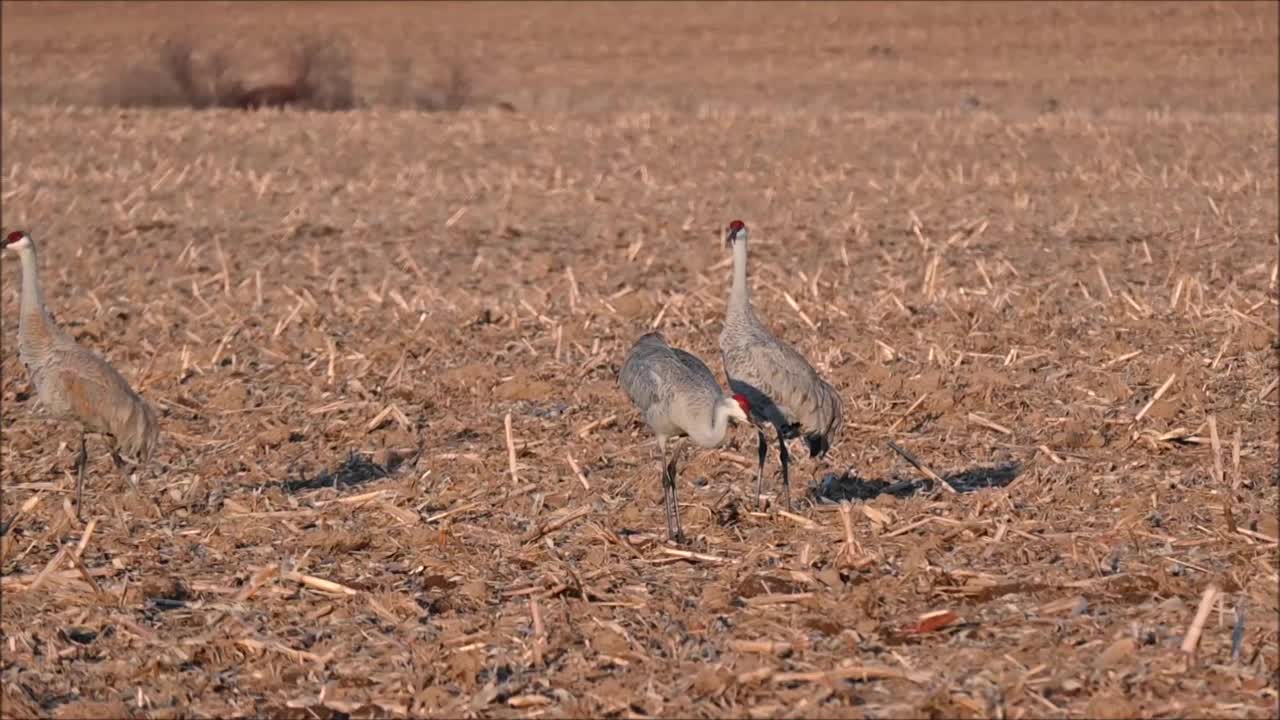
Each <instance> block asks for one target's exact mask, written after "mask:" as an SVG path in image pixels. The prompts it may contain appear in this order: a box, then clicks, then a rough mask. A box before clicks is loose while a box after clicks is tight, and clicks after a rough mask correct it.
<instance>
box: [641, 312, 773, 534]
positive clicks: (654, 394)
mask: <svg viewBox="0 0 1280 720" xmlns="http://www.w3.org/2000/svg"><path fill="white" fill-rule="evenodd" d="M618 382H619V384H621V385H622V389H623V390H624V391H626V393H627V396H628V397H630V398H631V402H633V403H635V405H636V407H637V408H639V409H640V413H641V414H642V415H643V416H644V420H645V422H646V423H647V424H648V425H649V429H651V430H653V432H654V434H655V435H657V436H658V450H659V451H660V452H661V454H662V499H663V503H664V504H665V506H666V513H667V535H668V536H669V537H670V538H671V539H672V540H673V541H676V542H680V541H681V539H682V538H683V535H684V533H683V532H682V531H681V529H680V506H679V504H678V503H677V502H676V459H677V458H678V457H679V455H680V450H681V449H682V447H683V445H678V446H677V447H675V448H674V449H672V448H669V447H668V445H669V443H671V441H672V440H675V439H677V438H681V437H688V438H689V439H690V440H692V441H693V442H694V443H697V444H698V445H700V446H702V447H704V448H712V447H716V446H718V445H720V444H721V443H722V442H724V439H725V437H726V435H727V434H728V429H729V420H731V419H732V420H737V421H738V422H747V418H748V413H749V412H750V410H751V408H750V405H749V404H748V402H747V399H746V398H745V397H743V396H742V395H734V396H733V397H730V396H728V395H726V394H725V392H724V389H723V388H721V387H720V383H719V382H717V381H716V376H715V375H714V374H712V372H711V370H710V369H709V368H708V367H707V366H706V364H705V363H703V362H702V361H701V360H699V359H698V358H697V357H695V356H693V355H692V354H690V353H688V352H685V351H684V350H681V349H679V348H674V347H671V346H670V345H668V344H667V341H666V339H665V338H663V337H662V335H661V334H660V333H656V332H651V333H645V334H644V335H641V336H640V339H639V340H637V341H636V344H635V346H634V347H632V348H631V351H630V352H629V353H627V359H626V361H624V362H623V364H622V370H621V371H620V372H619V373H618Z"/></svg>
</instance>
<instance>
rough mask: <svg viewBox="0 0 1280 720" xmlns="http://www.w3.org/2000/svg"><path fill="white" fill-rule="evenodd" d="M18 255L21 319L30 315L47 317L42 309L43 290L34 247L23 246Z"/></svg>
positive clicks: (32, 316)
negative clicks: (19, 261) (20, 272)
mask: <svg viewBox="0 0 1280 720" xmlns="http://www.w3.org/2000/svg"><path fill="white" fill-rule="evenodd" d="M18 257H19V258H20V259H21V260H22V308H21V310H22V319H23V321H24V322H25V321H26V320H27V318H28V317H29V316H30V317H31V318H32V319H34V318H35V317H36V316H41V317H45V318H47V315H46V313H45V309H44V290H43V289H42V288H41V287H40V270H39V268H38V267H36V249H35V247H33V246H31V247H26V248H23V249H22V250H21V251H20V252H19V253H18Z"/></svg>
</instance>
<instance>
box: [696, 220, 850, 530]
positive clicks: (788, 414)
mask: <svg viewBox="0 0 1280 720" xmlns="http://www.w3.org/2000/svg"><path fill="white" fill-rule="evenodd" d="M725 245H726V246H728V247H732V248H733V288H732V289H731V290H730V291H729V306H728V310H727V312H726V314H725V320H724V329H723V330H721V332H720V352H721V354H722V355H723V356H724V369H725V374H726V375H728V376H729V387H730V389H731V390H732V391H733V392H735V393H739V394H742V395H745V396H746V397H747V400H748V402H749V403H750V405H751V409H752V415H753V418H752V421H753V424H755V425H756V433H757V435H758V439H759V466H758V468H757V470H756V503H757V505H759V504H760V495H761V493H762V492H763V485H764V463H765V459H766V458H767V457H768V454H769V448H768V444H767V440H766V439H765V435H764V429H763V428H762V427H761V425H760V424H759V423H758V420H763V421H765V422H768V423H769V424H770V425H773V427H774V429H775V430H776V431H777V433H778V453H779V455H780V456H781V460H782V503H783V507H785V508H786V509H788V510H790V509H791V481H790V478H789V477H788V466H789V463H790V456H789V455H788V454H787V440H790V439H792V438H795V437H800V436H803V437H804V440H805V443H806V444H807V445H808V446H809V456H810V457H823V456H825V455H826V454H827V450H829V449H830V448H831V442H832V441H833V440H834V439H835V437H836V436H837V435H838V434H839V432H840V428H841V427H842V426H843V425H844V418H843V415H842V412H843V405H842V403H841V401H840V395H839V394H838V393H837V392H836V389H835V388H834V387H832V386H831V385H830V383H828V382H826V381H825V380H823V379H822V378H820V377H818V373H817V372H816V371H815V370H814V369H813V366H812V365H810V364H809V363H808V361H806V360H805V359H804V356H802V355H801V354H800V353H799V352H796V350H795V348H793V347H791V346H790V345H788V344H787V343H785V342H783V341H782V340H779V339H778V338H776V337H774V336H773V334H772V333H770V332H769V329H768V328H767V327H765V326H764V323H762V322H760V319H759V318H757V317H756V314H755V311H754V310H752V309H751V293H750V290H749V289H748V288H747V226H746V225H745V224H744V223H743V222H742V221H741V220H734V221H733V222H731V223H730V224H729V227H728V229H727V230H726V231H725Z"/></svg>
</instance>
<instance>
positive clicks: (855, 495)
mask: <svg viewBox="0 0 1280 720" xmlns="http://www.w3.org/2000/svg"><path fill="white" fill-rule="evenodd" d="M1021 472H1022V464H1021V463H1017V462H1009V463H1003V464H1000V465H988V466H979V467H974V468H968V469H965V470H959V471H956V472H953V473H949V474H947V475H943V476H942V479H943V480H946V481H947V483H948V484H950V485H951V487H953V488H955V489H956V491H957V492H962V493H969V492H976V491H978V490H984V489H986V488H997V487H1004V486H1006V485H1008V484H1009V483H1011V482H1013V479H1014V478H1016V477H1018V475H1019V473H1021ZM933 485H934V482H933V481H932V480H930V479H928V478H901V479H900V478H891V479H888V480H877V479H874V478H873V479H867V478H863V477H859V476H858V474H857V473H856V472H854V471H853V469H852V468H850V469H849V470H846V471H845V472H844V473H842V474H840V475H837V474H835V473H827V474H826V475H824V476H823V478H822V479H821V480H819V481H818V482H816V483H814V484H813V485H812V486H810V488H809V493H810V495H812V496H813V499H814V500H817V501H818V502H840V501H841V500H850V501H852V500H871V499H872V498H875V497H877V496H880V495H893V496H894V497H900V498H905V497H910V496H911V495H914V494H916V493H918V492H920V491H921V490H924V491H929V490H932V489H933Z"/></svg>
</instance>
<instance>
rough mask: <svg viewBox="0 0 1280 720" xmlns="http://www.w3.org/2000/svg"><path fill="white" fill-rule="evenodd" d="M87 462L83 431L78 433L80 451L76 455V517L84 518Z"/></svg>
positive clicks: (87, 454) (87, 453) (87, 456)
mask: <svg viewBox="0 0 1280 720" xmlns="http://www.w3.org/2000/svg"><path fill="white" fill-rule="evenodd" d="M88 464H89V451H88V450H87V449H86V448H85V444H84V433H83V432H81V433H80V452H79V454H77V455H76V519H77V520H83V519H84V512H83V510H84V470H85V466H86V465H88Z"/></svg>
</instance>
